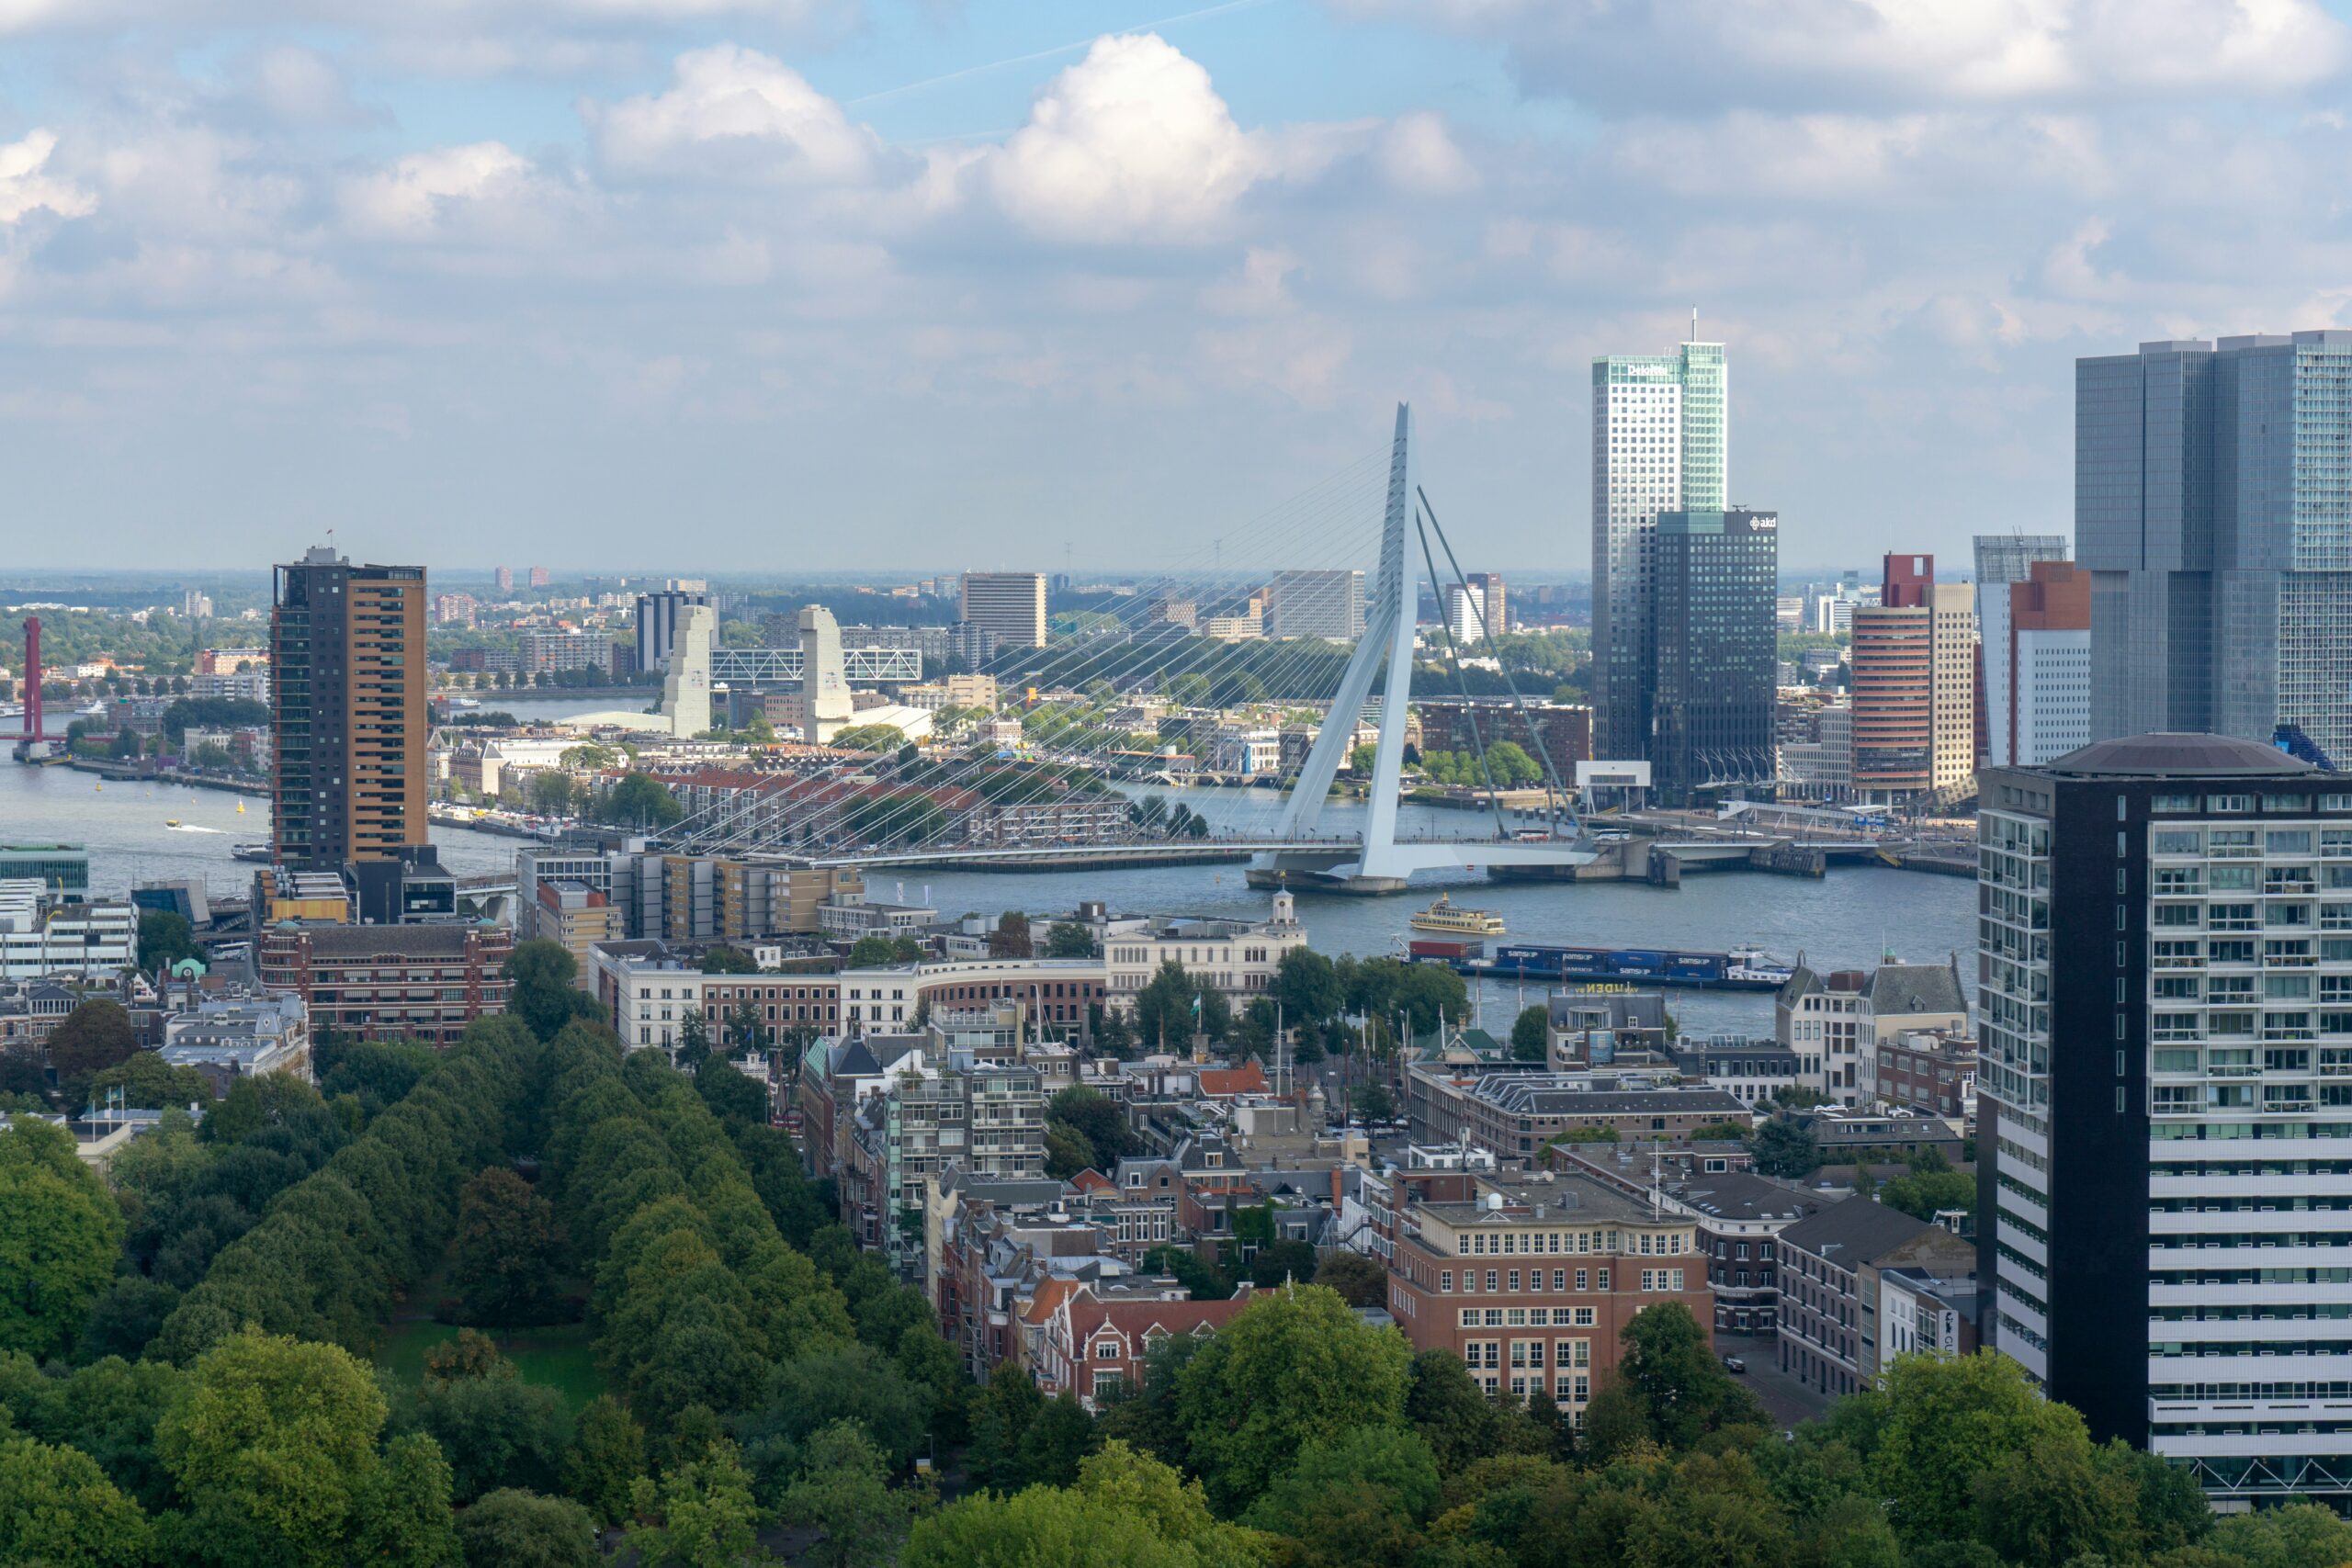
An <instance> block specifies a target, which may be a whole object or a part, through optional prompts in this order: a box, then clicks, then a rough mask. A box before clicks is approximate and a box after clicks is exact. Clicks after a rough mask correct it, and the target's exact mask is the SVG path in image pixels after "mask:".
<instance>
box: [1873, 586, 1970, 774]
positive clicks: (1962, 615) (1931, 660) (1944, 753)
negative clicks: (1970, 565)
mask: <svg viewBox="0 0 2352 1568" xmlns="http://www.w3.org/2000/svg"><path fill="white" fill-rule="evenodd" d="M1884 571H1885V576H1884V581H1883V582H1882V584H1881V585H1880V589H1879V602H1878V603H1877V604H1858V605H1856V606H1855V608H1854V642H1853V649H1852V656H1851V666H1852V670H1853V677H1854V682H1853V694H1854V695H1853V707H1854V788H1855V790H1856V792H1857V793H1858V794H1860V795H1861V796H1862V797H1863V798H1864V799H1868V800H1875V801H1881V802H1884V803H1888V804H1896V803H1900V802H1904V801H1907V800H1909V799H1912V798H1913V797H1915V796H1918V795H1926V794H1928V793H1930V792H1932V791H1938V790H1944V789H1949V788H1951V787H1952V786H1954V785H1957V784H1962V782H1963V781H1965V780H1966V779H1967V778H1968V776H1969V775H1970V774H1971V773H1973V772H1975V769H1976V626H1975V613H1974V610H1973V604H1972V602H1971V601H1972V595H1971V593H1970V592H1969V589H1968V587H1967V585H1966V584H1964V583H1939V582H1938V581H1936V558H1935V557H1933V556H1910V555H1891V556H1888V557H1887V558H1886V560H1885V566H1884Z"/></svg>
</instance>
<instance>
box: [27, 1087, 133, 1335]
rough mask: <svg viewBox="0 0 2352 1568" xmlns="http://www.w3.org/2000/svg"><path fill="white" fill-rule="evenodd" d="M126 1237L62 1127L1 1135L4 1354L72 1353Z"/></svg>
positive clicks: (31, 1121) (36, 1125)
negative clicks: (5, 1352)
mask: <svg viewBox="0 0 2352 1568" xmlns="http://www.w3.org/2000/svg"><path fill="white" fill-rule="evenodd" d="M122 1233H123V1221H122V1211H121V1210H120V1209H119V1208H118V1207H116V1205H115V1202H114V1200H113V1199H112V1198H111V1197H109V1196H108V1195H107V1190H106V1188H105V1187H104V1186H103V1185H102V1184H101V1183H100V1182H99V1180H98V1179H97V1177H96V1175H95V1174H93V1173H92V1171H91V1170H90V1168H88V1167H87V1166H85V1165H84V1164H83V1163H82V1161H81V1159H80V1158H79V1156H76V1155H75V1154H74V1140H73V1139H72V1138H71V1137H70V1136H68V1135H67V1134H66V1133H65V1131H64V1130H63V1129H62V1128H61V1127H58V1126H56V1125H54V1124H53V1123H51V1122H44V1121H41V1120H40V1119H39V1118H37V1117H30V1116H26V1117H19V1118H17V1121H16V1122H15V1124H14V1125H13V1126H11V1127H10V1128H8V1129H7V1130H6V1132H0V1350H22V1351H26V1352H28V1354H31V1355H34V1356H54V1355H58V1354H61V1353H62V1352H63V1351H64V1350H66V1349H67V1348H69V1347H71V1346H72V1345H73V1344H74V1340H75V1339H76V1338H78V1337H80V1335H81V1333H82V1327H83V1324H84V1322H85V1319H86V1318H87V1317H88V1315H89V1312H90V1306H91V1303H94V1302H96V1300H97V1299H98V1296H99V1293H100V1292H103V1291H104V1290H105V1289H106V1288H107V1282H108V1281H109V1280H112V1279H113V1277H114V1258H115V1249H116V1248H117V1247H119V1245H120V1244H121V1240H122Z"/></svg>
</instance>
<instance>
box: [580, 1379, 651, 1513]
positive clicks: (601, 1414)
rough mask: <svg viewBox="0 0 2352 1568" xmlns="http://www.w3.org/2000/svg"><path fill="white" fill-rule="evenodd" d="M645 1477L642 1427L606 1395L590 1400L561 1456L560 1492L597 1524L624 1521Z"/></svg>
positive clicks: (615, 1400)
mask: <svg viewBox="0 0 2352 1568" xmlns="http://www.w3.org/2000/svg"><path fill="white" fill-rule="evenodd" d="M644 1474H645V1428H644V1427H640V1426H639V1425H638V1424H637V1423H636V1422H635V1421H633V1420H631V1419H630V1418H629V1414H628V1410H627V1409H626V1408H625V1407H624V1406H623V1405H622V1404H621V1402H620V1401H619V1400H617V1399H615V1398H614V1397H613V1396H612V1395H611V1394H609V1393H600V1394H598V1395H597V1396H596V1397H595V1398H594V1399H592V1400H590V1401H589V1402H588V1404H587V1406H586V1407H585V1408H584V1409H582V1411H581V1412H580V1419H579V1420H578V1421H576V1422H574V1423H573V1424H572V1428H571V1448H570V1449H569V1450H566V1452H565V1454H564V1456H563V1489H564V1491H565V1492H566V1493H568V1494H569V1495H571V1496H574V1497H577V1498H579V1499H580V1501H581V1502H582V1503H584V1504H586V1505H587V1506H588V1511H589V1512H590V1513H592V1514H594V1516H595V1517H596V1522H597V1523H599V1524H605V1525H616V1524H618V1523H620V1522H621V1520H623V1519H625V1518H627V1517H628V1509H629V1495H630V1490H631V1489H632V1488H633V1487H634V1486H635V1485H636V1484H637V1483H638V1481H639V1479H640V1478H641V1477H643V1475H644Z"/></svg>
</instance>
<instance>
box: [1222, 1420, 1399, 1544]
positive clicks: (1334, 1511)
mask: <svg viewBox="0 0 2352 1568" xmlns="http://www.w3.org/2000/svg"><path fill="white" fill-rule="evenodd" d="M1438 1495H1439V1493H1438V1476H1437V1460H1436V1459H1435V1457H1434V1456H1433V1455H1431V1453H1430V1446H1429V1444H1427V1443H1426V1442H1423V1441H1422V1440H1421V1438H1419V1436H1418V1435H1417V1434H1415V1433H1412V1432H1409V1431H1405V1430H1401V1429H1399V1428H1397V1427H1365V1428H1363V1429H1361V1430H1358V1431H1353V1432H1350V1433H1347V1434H1345V1435H1344V1436H1342V1437H1340V1438H1332V1439H1329V1440H1328V1441H1320V1442H1313V1443H1309V1444H1307V1445H1306V1448H1304V1449H1302V1450H1300V1451H1299V1454H1298V1458H1297V1461H1296V1462H1295V1463H1294V1464H1292V1466H1291V1467H1290V1468H1289V1469H1288V1470H1286V1471H1284V1472H1283V1473H1282V1475H1281V1476H1279V1477H1278V1478H1277V1479H1276V1480H1275V1482H1274V1483H1273V1484H1272V1486H1270V1487H1268V1488H1267V1489H1266V1493H1265V1495H1263V1496H1262V1497H1261V1498H1259V1499H1258V1501H1257V1503H1256V1504H1255V1505H1254V1506H1252V1507H1251V1508H1250V1511H1249V1512H1248V1513H1246V1514H1244V1515H1243V1516H1242V1522H1243V1523H1244V1524H1247V1525H1250V1526H1253V1527H1255V1528H1256V1529H1262V1530H1268V1531H1271V1532H1272V1533H1274V1534H1277V1535H1286V1536H1289V1537H1291V1538H1292V1539H1293V1540H1295V1541H1296V1542H1297V1543H1298V1545H1299V1549H1300V1550H1299V1551H1298V1552H1297V1554H1296V1561H1298V1562H1301V1563H1303V1564H1312V1565H1316V1568H1322V1565H1326V1564H1328V1565H1329V1568H1353V1565H1355V1564H1364V1565H1366V1568H1408V1565H1409V1563H1410V1562H1411V1561H1412V1559H1413V1556H1414V1554H1415V1551H1416V1549H1417V1548H1418V1547H1419V1544H1420V1542H1419V1533H1418V1532H1419V1527H1420V1526H1422V1525H1423V1524H1426V1523H1427V1522H1428V1521H1429V1518H1430V1515H1432V1514H1433V1513H1435V1512H1436V1511H1437V1505H1438Z"/></svg>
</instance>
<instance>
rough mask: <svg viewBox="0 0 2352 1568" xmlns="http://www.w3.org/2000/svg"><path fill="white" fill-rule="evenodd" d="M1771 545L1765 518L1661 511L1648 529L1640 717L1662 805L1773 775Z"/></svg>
mask: <svg viewBox="0 0 2352 1568" xmlns="http://www.w3.org/2000/svg"><path fill="white" fill-rule="evenodd" d="M1780 541H1781V519H1780V514H1779V513H1771V512H1680V511H1676V512H1662V513H1659V514H1658V517H1657V523H1656V524H1655V525H1653V531H1652V537H1651V541H1650V559H1651V567H1650V603H1651V606H1652V611H1653V613H1652V615H1651V616H1650V617H1649V633H1650V635H1649V646H1648V648H1647V649H1646V650H1645V658H1644V660H1643V680H1642V705H1641V709H1640V717H1641V718H1642V720H1644V721H1645V728H1647V730H1648V732H1649V735H1650V743H1649V760H1650V766H1651V773H1650V780H1651V783H1650V787H1651V792H1652V794H1653V795H1655V797H1656V798H1657V800H1658V801H1660V802H1661V803H1662V804H1665V805H1668V806H1681V805H1686V804H1688V803H1689V802H1690V800H1691V796H1692V795H1693V794H1694V792H1696V791H1697V790H1699V789H1701V788H1702V787H1703V786H1705V785H1707V784H1710V783H1715V784H1722V783H1726V782H1729V781H1733V780H1740V781H1747V782H1757V783H1761V782H1764V781H1768V780H1770V778H1771V777H1772V776H1773V773H1774V772H1775V769H1774V766H1773V698H1774V693H1775V677H1776V674H1777V666H1778V659H1779V648H1780V644H1779V633H1778V627H1777V625H1776V622H1775V615H1774V604H1773V599H1774V591H1775V588H1776V586H1777V585H1778V583H1779V581H1780Z"/></svg>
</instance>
